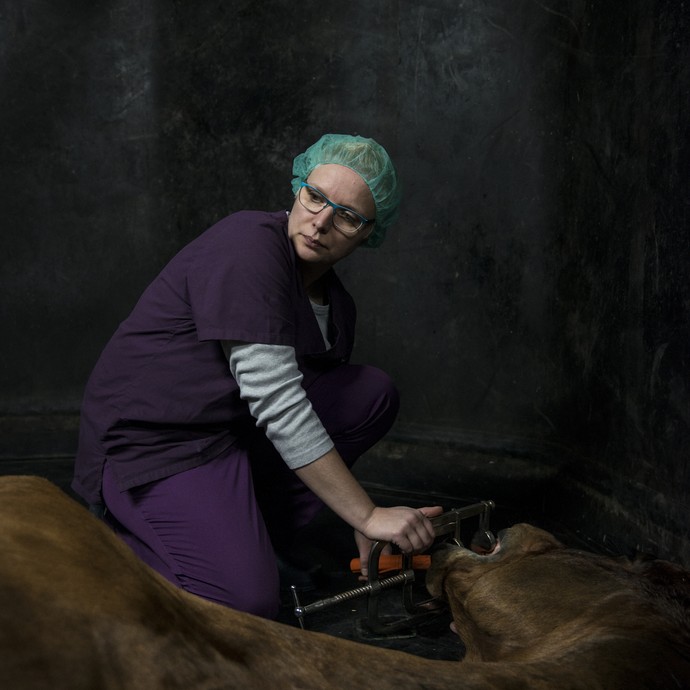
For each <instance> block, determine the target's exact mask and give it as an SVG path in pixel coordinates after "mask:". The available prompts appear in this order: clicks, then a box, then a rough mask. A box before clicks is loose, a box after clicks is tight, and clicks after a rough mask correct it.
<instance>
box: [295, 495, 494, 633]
mask: <svg viewBox="0 0 690 690" xmlns="http://www.w3.org/2000/svg"><path fill="white" fill-rule="evenodd" d="M494 507H495V504H494V502H493V501H481V502H479V503H474V504H472V505H469V506H466V507H464V508H454V509H452V510H449V511H447V512H445V513H443V514H442V515H438V516H436V517H433V518H429V519H430V521H431V524H432V526H433V528H434V533H435V535H436V541H435V544H436V543H437V542H450V543H454V544H456V545H458V546H463V543H462V534H461V532H462V521H463V520H467V519H468V518H474V517H478V519H479V526H478V528H477V530H476V531H475V532H474V533H473V535H472V537H471V540H470V546H471V547H472V548H474V549H478V550H481V551H484V552H488V551H492V550H493V548H494V546H495V545H496V537H495V536H494V535H493V533H492V532H491V530H490V529H489V517H490V514H491V511H492V510H493V508H494ZM387 544H388V542H385V541H376V542H374V543H373V545H372V548H371V552H370V553H369V560H368V567H369V571H368V576H367V582H366V584H364V585H362V586H360V587H356V588H354V589H350V590H347V591H345V592H340V593H339V594H335V595H333V596H330V597H327V598H325V599H320V600H317V601H314V602H312V603H310V604H306V605H303V604H302V603H301V602H300V600H299V596H298V593H297V589H296V587H294V586H293V587H291V591H292V598H293V602H294V605H295V606H294V613H295V616H296V617H297V620H298V621H299V624H300V627H301V628H302V629H304V627H305V625H304V618H305V616H307V615H310V614H312V613H316V612H318V611H323V610H325V609H328V608H331V607H332V606H336V605H338V604H341V603H343V602H346V601H351V600H353V599H358V598H360V597H364V596H366V597H367V617H366V619H365V620H363V621H360V622H359V625H358V629H359V632H360V634H361V635H362V636H365V637H366V636H368V637H383V638H386V637H388V638H390V637H412V636H414V634H415V632H414V629H415V627H416V626H418V625H420V624H422V623H424V622H427V621H429V620H431V619H432V618H435V617H436V616H438V615H439V614H440V613H441V612H443V611H444V610H445V606H444V605H443V603H442V602H441V601H440V600H439V599H435V598H432V599H427V600H425V601H421V602H419V603H418V602H415V601H414V595H413V586H412V585H413V583H414V581H415V566H417V567H419V568H424V567H428V564H427V563H424V560H423V559H424V558H425V557H423V556H422V557H421V558H420V557H419V556H410V555H405V554H403V555H402V556H397V557H394V558H397V559H399V562H400V564H401V565H400V567H399V568H396V569H399V570H400V572H399V573H398V574H397V575H390V576H387V577H381V567H380V556H381V552H382V551H383V549H384V548H385V547H386V545H387ZM427 562H428V559H427ZM395 587H402V606H403V608H404V610H405V613H406V615H403V616H393V617H391V616H382V615H381V614H380V603H381V598H380V595H381V594H382V593H383V592H385V591H387V590H389V589H393V588H395Z"/></svg>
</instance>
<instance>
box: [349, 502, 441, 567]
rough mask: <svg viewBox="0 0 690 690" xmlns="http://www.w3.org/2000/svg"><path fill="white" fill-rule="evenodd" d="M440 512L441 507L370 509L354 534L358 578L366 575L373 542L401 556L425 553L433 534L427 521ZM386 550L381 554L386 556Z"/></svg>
mask: <svg viewBox="0 0 690 690" xmlns="http://www.w3.org/2000/svg"><path fill="white" fill-rule="evenodd" d="M442 512H443V508H442V507H441V506H433V507H425V508H419V509H415V508H407V507H404V506H399V507H396V508H374V510H373V511H372V512H371V514H370V516H369V519H368V520H367V522H366V523H365V525H364V528H363V529H362V530H361V531H358V530H356V531H355V542H356V544H357V549H358V551H359V558H360V563H361V564H362V578H366V577H367V575H368V563H369V553H370V551H371V547H372V543H373V542H374V541H386V542H390V543H391V544H394V545H395V546H397V547H398V548H399V549H400V550H401V551H402V552H403V553H405V554H413V553H420V552H422V551H426V549H428V548H429V547H430V546H431V544H432V543H433V541H434V539H435V537H436V535H435V533H434V528H433V526H432V524H431V521H430V520H429V518H430V517H435V516H436V515H440V514H441V513H442ZM390 551H391V549H390V547H386V548H384V550H383V553H390Z"/></svg>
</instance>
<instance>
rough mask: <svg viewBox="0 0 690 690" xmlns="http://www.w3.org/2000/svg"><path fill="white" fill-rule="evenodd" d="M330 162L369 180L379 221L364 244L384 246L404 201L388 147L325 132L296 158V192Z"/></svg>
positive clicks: (293, 165) (293, 167) (354, 137)
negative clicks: (313, 173)
mask: <svg viewBox="0 0 690 690" xmlns="http://www.w3.org/2000/svg"><path fill="white" fill-rule="evenodd" d="M329 163H337V164H338V165H344V166H345V167H346V168H350V169H351V170H354V171H355V172H356V173H357V174H358V175H359V176H360V177H361V178H362V179H363V180H364V181H365V182H366V183H367V186H368V187H369V189H370V191H371V195H372V196H373V197H374V203H375V204H376V223H375V224H374V229H373V231H372V232H371V234H370V235H369V237H368V238H367V241H366V242H365V243H364V246H366V247H378V246H380V245H381V243H382V242H383V238H384V237H385V235H386V230H388V228H389V227H390V226H391V225H392V224H393V223H394V222H395V220H396V218H397V217H398V206H399V204H400V185H399V184H398V176H397V175H396V174H395V168H394V167H393V163H392V161H391V159H390V158H389V156H388V154H387V153H386V149H384V148H383V146H381V145H380V144H377V143H376V142H375V141H374V140H373V139H365V138H364V137H358V136H350V135H349V134H324V135H323V136H322V137H321V139H319V140H318V141H317V142H316V143H315V144H312V145H311V146H310V147H309V148H308V149H307V150H306V151H305V152H304V153H300V154H299V155H298V156H297V157H296V158H295V160H294V161H293V164H292V174H293V175H294V176H295V177H294V179H293V180H292V191H293V192H294V193H295V194H297V192H298V191H299V186H300V183H302V182H306V181H307V177H309V175H310V174H311V172H312V170H314V168H316V167H317V166H319V165H327V164H329Z"/></svg>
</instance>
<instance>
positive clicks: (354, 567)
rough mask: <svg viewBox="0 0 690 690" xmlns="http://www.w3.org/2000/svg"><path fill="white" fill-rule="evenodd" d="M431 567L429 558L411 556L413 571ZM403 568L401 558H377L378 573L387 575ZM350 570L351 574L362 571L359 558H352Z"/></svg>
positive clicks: (384, 556) (385, 556)
mask: <svg viewBox="0 0 690 690" xmlns="http://www.w3.org/2000/svg"><path fill="white" fill-rule="evenodd" d="M430 565H431V556H424V555H421V556H412V569H413V570H428V569H429V566H430ZM402 567H403V557H402V556H400V555H398V556H387V555H385V554H384V555H383V556H379V573H387V572H390V571H391V570H401V569H402ZM350 570H351V571H352V572H353V573H358V572H360V570H362V563H361V561H360V560H359V558H353V559H352V560H351V561H350Z"/></svg>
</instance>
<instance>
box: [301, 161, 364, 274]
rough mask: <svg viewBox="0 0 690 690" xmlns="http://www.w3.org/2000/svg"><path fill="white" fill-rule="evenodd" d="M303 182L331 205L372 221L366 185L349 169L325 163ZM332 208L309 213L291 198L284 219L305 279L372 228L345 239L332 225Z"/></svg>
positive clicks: (319, 271) (322, 270)
mask: <svg viewBox="0 0 690 690" xmlns="http://www.w3.org/2000/svg"><path fill="white" fill-rule="evenodd" d="M307 182H308V183H309V184H310V185H311V186H312V187H315V188H316V189H318V190H319V191H320V192H321V193H322V194H323V195H324V196H326V197H327V198H328V199H329V200H330V201H332V202H333V203H334V204H339V205H340V206H346V207H347V208H349V209H352V210H353V211H356V212H357V213H359V214H360V215H362V216H364V217H365V218H374V216H375V215H376V206H375V205H374V198H373V197H372V195H371V192H370V191H369V187H367V184H366V182H364V180H363V179H362V178H361V177H360V176H359V175H358V174H357V173H356V172H355V171H354V170H351V169H350V168H346V167H345V166H343V165H336V164H333V163H329V164H327V165H320V166H318V167H317V168H315V169H314V170H313V171H312V173H311V174H310V175H309V178H308V179H307ZM332 219H333V209H332V208H331V207H330V206H326V207H325V208H324V209H323V210H322V211H320V212H319V213H310V212H309V211H307V209H306V208H304V206H302V204H300V202H299V200H298V199H297V198H296V197H295V203H294V204H293V205H292V211H291V212H290V217H289V218H288V237H289V238H290V239H291V240H292V243H293V245H294V247H295V252H296V253H297V257H298V260H299V262H300V264H301V267H302V269H303V273H304V274H305V277H308V276H312V277H315V278H318V276H319V275H322V274H323V273H325V272H326V271H327V270H328V269H329V268H330V267H331V266H332V265H333V264H335V263H336V262H338V261H340V259H343V258H345V257H346V256H348V254H351V253H352V252H353V251H354V250H355V249H356V248H357V247H358V246H359V245H360V244H361V243H362V242H364V240H366V238H367V237H368V236H369V233H370V232H371V231H372V229H373V224H368V225H365V226H364V227H363V228H362V229H361V230H360V231H359V232H358V233H357V234H356V235H355V236H354V237H346V236H345V235H343V233H341V232H340V231H339V230H338V229H337V228H335V227H334V226H333V220H332Z"/></svg>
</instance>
